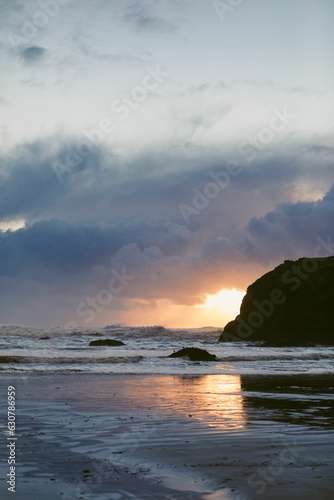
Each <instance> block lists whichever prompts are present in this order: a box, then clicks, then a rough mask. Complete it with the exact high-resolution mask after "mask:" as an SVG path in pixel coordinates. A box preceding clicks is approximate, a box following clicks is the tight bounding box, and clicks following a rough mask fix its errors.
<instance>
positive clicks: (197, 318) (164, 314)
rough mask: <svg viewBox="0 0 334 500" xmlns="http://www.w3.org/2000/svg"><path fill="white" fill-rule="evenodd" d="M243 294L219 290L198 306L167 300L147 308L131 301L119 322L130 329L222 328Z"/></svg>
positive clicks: (141, 303) (237, 312) (149, 305)
mask: <svg viewBox="0 0 334 500" xmlns="http://www.w3.org/2000/svg"><path fill="white" fill-rule="evenodd" d="M244 295H245V292H244V291H239V290H236V289H234V288H233V289H231V290H228V289H224V290H220V291H219V292H218V293H216V294H205V295H204V301H203V302H202V303H201V304H195V305H193V306H190V305H189V306H188V305H180V304H175V303H173V302H172V301H170V300H167V299H160V300H156V301H155V307H152V304H151V303H147V304H146V306H145V304H144V303H143V301H142V300H140V301H139V300H136V299H133V300H130V301H129V312H125V311H123V314H122V320H123V321H124V322H125V323H127V324H128V325H130V326H138V325H163V326H165V327H167V328H168V327H169V328H200V327H203V326H216V327H223V326H225V325H226V323H228V322H229V321H230V320H232V319H234V318H235V316H237V315H238V314H239V309H240V304H241V301H242V298H243V296H244Z"/></svg>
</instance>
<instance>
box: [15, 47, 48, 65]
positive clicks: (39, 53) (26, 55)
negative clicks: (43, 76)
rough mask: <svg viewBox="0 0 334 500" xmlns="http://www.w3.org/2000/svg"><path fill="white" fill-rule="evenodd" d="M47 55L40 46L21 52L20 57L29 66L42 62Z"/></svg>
mask: <svg viewBox="0 0 334 500" xmlns="http://www.w3.org/2000/svg"><path fill="white" fill-rule="evenodd" d="M45 53H46V50H45V49H43V47H39V46H38V45H31V46H30V47H27V48H26V49H23V50H21V52H20V57H21V59H22V60H23V61H24V62H25V63H27V64H34V63H37V62H39V61H41V60H42V59H43V57H44V55H45Z"/></svg>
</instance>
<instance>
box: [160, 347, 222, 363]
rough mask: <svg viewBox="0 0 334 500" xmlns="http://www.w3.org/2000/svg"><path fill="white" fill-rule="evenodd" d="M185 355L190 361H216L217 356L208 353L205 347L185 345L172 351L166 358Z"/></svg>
mask: <svg viewBox="0 0 334 500" xmlns="http://www.w3.org/2000/svg"><path fill="white" fill-rule="evenodd" d="M183 357H187V358H189V359H190V361H216V360H217V358H216V356H215V355H214V354H210V353H209V352H208V351H206V350H205V349H198V348H197V347H186V348H184V349H181V350H180V351H177V352H173V354H170V355H169V356H168V358H183Z"/></svg>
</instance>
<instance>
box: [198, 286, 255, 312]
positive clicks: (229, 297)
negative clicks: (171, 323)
mask: <svg viewBox="0 0 334 500" xmlns="http://www.w3.org/2000/svg"><path fill="white" fill-rule="evenodd" d="M245 293H246V292H244V291H240V290H236V289H235V288H232V289H223V290H220V291H219V292H218V293H216V294H205V298H206V302H205V303H204V304H201V305H200V306H197V307H200V308H204V309H211V310H213V311H215V313H216V314H219V313H221V314H228V315H231V316H237V315H238V314H239V311H240V305H241V301H242V299H243V297H244V295H245Z"/></svg>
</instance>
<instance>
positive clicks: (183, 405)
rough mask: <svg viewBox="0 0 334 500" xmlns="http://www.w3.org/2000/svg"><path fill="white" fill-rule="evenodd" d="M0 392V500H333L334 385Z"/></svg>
mask: <svg viewBox="0 0 334 500" xmlns="http://www.w3.org/2000/svg"><path fill="white" fill-rule="evenodd" d="M8 385H13V386H15V387H16V392H17V395H16V403H17V418H16V425H17V431H16V437H17V442H16V493H15V494H13V493H11V492H8V490H7V486H8V485H7V484H6V474H7V473H8V469H9V466H8V464H7V463H6V460H7V455H8V452H7V449H6V441H7V437H8V435H7V434H8V431H7V430H6V429H5V428H4V426H5V424H6V420H5V418H6V417H5V411H6V404H5V403H6V401H5V398H6V392H7V386H8ZM0 388H1V414H2V415H3V417H2V422H1V425H2V435H3V439H2V446H1V481H0V497H1V499H2V498H3V499H7V498H17V499H20V500H21V499H22V500H25V499H27V500H30V499H31V500H32V499H43V500H44V499H48V500H52V499H66V500H67V499H71V500H72V499H80V498H83V499H101V500H102V499H103V500H104V499H112V500H128V499H136V500H141V499H143V500H144V499H154V500H162V499H171V500H173V499H175V500H183V499H185V500H187V499H193V500H196V499H201V500H225V499H226V500H228V499H238V500H247V499H257V498H262V499H269V498H270V499H274V500H275V499H277V500H278V499H282V498H285V499H289V498H291V499H300V500H302V499H303V500H304V499H306V500H308V499H310V500H311V499H312V500H313V499H314V498H316V499H320V500H321V499H324V500H327V499H328V500H329V499H331V498H333V491H334V458H333V455H334V453H333V452H334V412H333V398H334V380H333V377H329V376H328V377H326V376H312V377H311V376H310V377H307V376H293V377H291V376H289V377H279V376H277V377H275V376H272V377H263V376H262V377H259V376H258V377H252V376H243V377H240V376H238V375H228V376H227V375H206V376H183V377H180V376H132V375H126V376H120V375H113V376H108V377H106V376H103V377H101V376H82V375H73V376H45V377H40V376H33V377H32V376H31V377H27V378H25V379H22V377H21V378H19V377H13V376H12V377H2V378H1V380H0Z"/></svg>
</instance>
